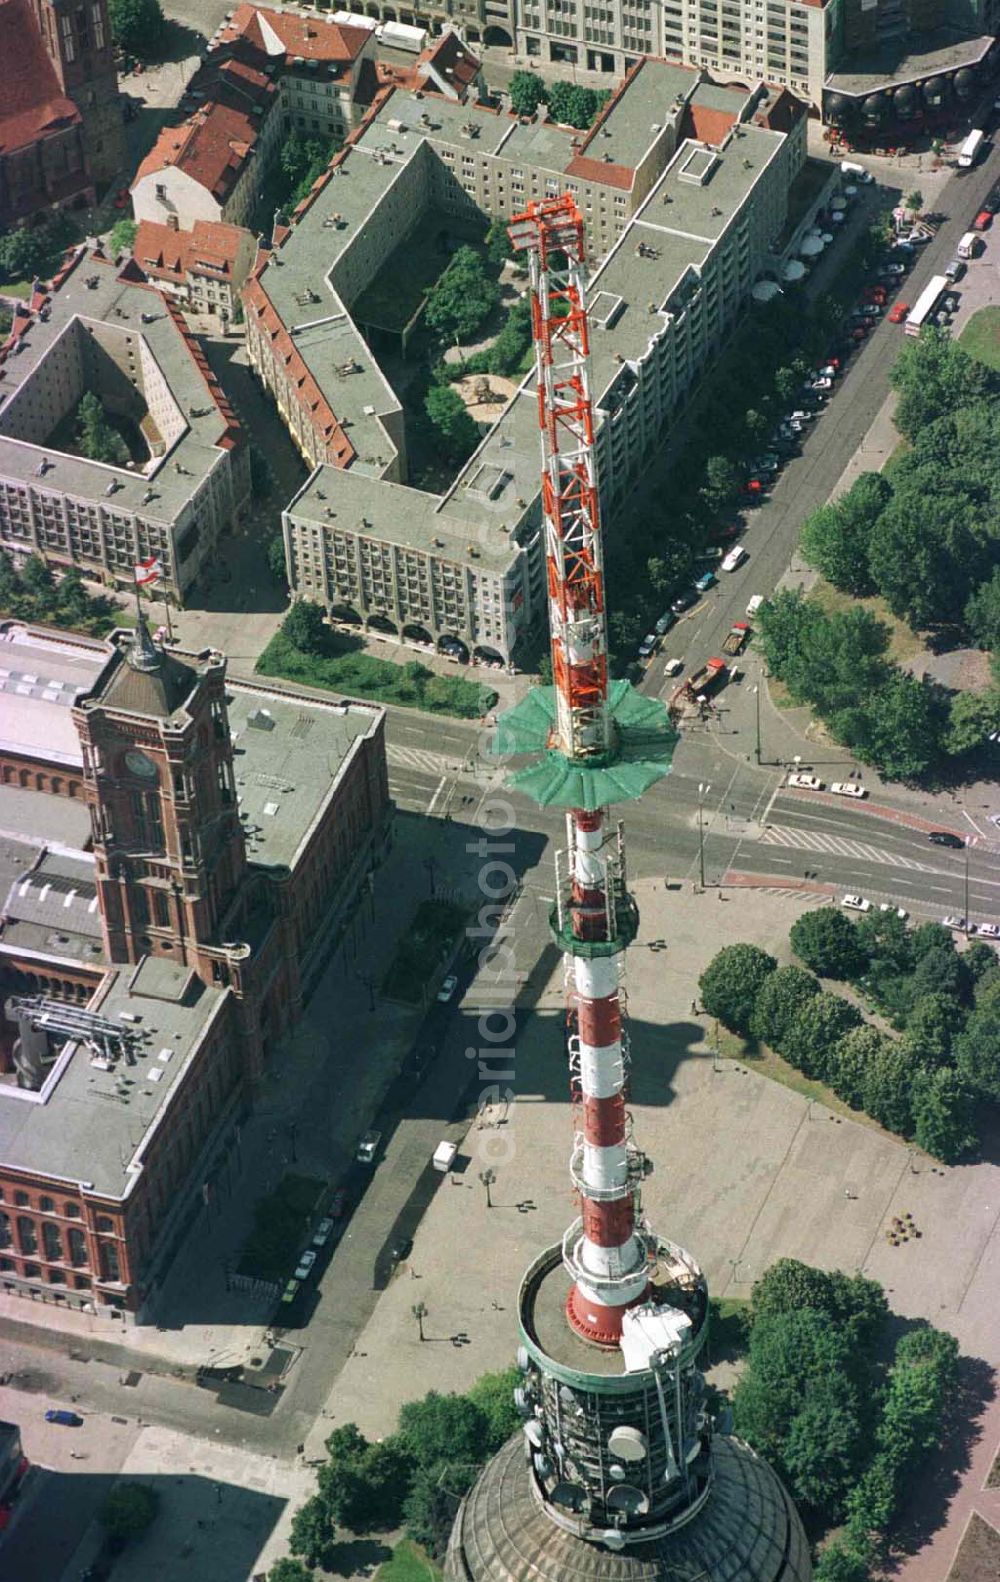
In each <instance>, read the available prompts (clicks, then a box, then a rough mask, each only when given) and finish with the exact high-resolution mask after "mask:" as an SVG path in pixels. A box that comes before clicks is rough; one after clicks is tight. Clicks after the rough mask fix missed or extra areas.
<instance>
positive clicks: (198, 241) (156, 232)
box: [132, 220, 249, 285]
mask: <svg viewBox="0 0 1000 1582" xmlns="http://www.w3.org/2000/svg"><path fill="white" fill-rule="evenodd" d="M248 235H249V233H248V232H247V231H244V230H243V229H241V227H240V226H238V225H227V224H225V222H224V221H221V220H196V221H195V222H194V225H193V227H192V229H191V230H190V231H175V230H174V229H173V227H172V226H169V225H160V224H158V223H157V222H156V221H155V220H143V221H142V223H141V224H140V226H139V229H138V231H137V232H136V236H135V245H134V247H133V249H132V256H133V257H134V258H135V260H136V262H137V263H138V264H139V267H140V268H141V269H142V270H143V272H144V273H145V274H147V275H150V276H152V277H153V278H154V279H157V280H171V281H173V282H174V283H175V284H177V285H181V284H182V283H183V281H184V279H185V276H186V275H188V274H202V273H207V274H208V275H209V277H210V278H211V279H217V278H218V277H219V276H220V275H221V276H228V277H232V275H233V270H234V266H235V264H236V260H237V258H238V256H239V253H240V250H241V248H242V247H243V245H244V243H245V242H246V240H247V238H248Z"/></svg>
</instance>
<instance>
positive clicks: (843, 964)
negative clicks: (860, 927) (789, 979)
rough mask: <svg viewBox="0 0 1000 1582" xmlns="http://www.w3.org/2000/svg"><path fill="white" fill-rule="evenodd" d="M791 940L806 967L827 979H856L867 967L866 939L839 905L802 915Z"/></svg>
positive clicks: (822, 907)
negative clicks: (860, 934)
mask: <svg viewBox="0 0 1000 1582" xmlns="http://www.w3.org/2000/svg"><path fill="white" fill-rule="evenodd" d="M789 941H790V943H791V946H792V949H793V950H794V952H795V954H796V955H797V956H798V957H799V958H800V959H801V960H802V961H804V962H805V964H806V966H807V967H811V968H812V969H813V971H814V972H818V973H820V974H821V975H822V976H823V977H824V978H856V977H857V975H858V973H859V972H861V971H862V970H863V968H864V967H865V966H866V964H867V957H866V956H865V950H864V940H863V939H861V938H859V936H858V931H857V929H856V928H855V926H854V924H853V923H852V922H851V920H850V918H849V917H847V916H846V914H845V913H844V912H842V911H840V909H839V908H838V907H836V906H821V907H820V908H819V909H818V910H817V911H815V912H803V914H802V916H801V917H797V918H796V920H795V922H794V923H793V924H792V928H791V932H790V934H789Z"/></svg>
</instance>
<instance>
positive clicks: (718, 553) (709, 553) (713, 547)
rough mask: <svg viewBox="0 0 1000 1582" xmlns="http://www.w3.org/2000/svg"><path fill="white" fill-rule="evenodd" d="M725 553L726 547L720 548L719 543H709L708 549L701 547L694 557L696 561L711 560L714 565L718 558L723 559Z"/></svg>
mask: <svg viewBox="0 0 1000 1582" xmlns="http://www.w3.org/2000/svg"><path fill="white" fill-rule="evenodd" d="M724 554H725V550H724V549H720V548H719V546H718V544H709V545H708V547H707V549H699V551H698V553H697V555H695V557H694V558H695V560H696V561H699V562H700V561H711V562H712V564H713V565H714V564H715V562H716V561H717V560H721V559H722V557H723V555H724Z"/></svg>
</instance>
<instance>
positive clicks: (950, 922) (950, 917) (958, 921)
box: [941, 912, 976, 934]
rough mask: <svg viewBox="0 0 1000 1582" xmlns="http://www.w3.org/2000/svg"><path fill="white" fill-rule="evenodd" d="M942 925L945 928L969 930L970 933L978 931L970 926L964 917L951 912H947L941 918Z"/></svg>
mask: <svg viewBox="0 0 1000 1582" xmlns="http://www.w3.org/2000/svg"><path fill="white" fill-rule="evenodd" d="M941 925H942V927H943V928H955V929H958V930H960V931H961V932H963V933H965V932H966V931H967V932H968V933H970V934H974V933H975V932H976V930H975V928H974V927H969V926H968V925H967V924H966V921H965V918H964V917H956V916H954V914H953V913H951V912H946V913H945V915H944V917H943V918H942V919H941Z"/></svg>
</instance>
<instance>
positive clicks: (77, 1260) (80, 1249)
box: [67, 1225, 90, 1269]
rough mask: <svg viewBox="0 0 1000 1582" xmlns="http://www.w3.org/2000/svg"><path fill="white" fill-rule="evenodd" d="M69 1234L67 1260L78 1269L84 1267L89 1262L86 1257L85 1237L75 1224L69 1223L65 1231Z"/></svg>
mask: <svg viewBox="0 0 1000 1582" xmlns="http://www.w3.org/2000/svg"><path fill="white" fill-rule="evenodd" d="M67 1234H68V1236H69V1261H70V1263H72V1264H75V1265H76V1267H77V1268H78V1269H85V1268H86V1266H87V1264H88V1263H89V1261H90V1260H89V1258H88V1257H87V1238H86V1236H85V1235H84V1234H83V1231H82V1230H80V1229H78V1227H77V1226H76V1225H71V1226H70V1227H69V1231H68V1232H67Z"/></svg>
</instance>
